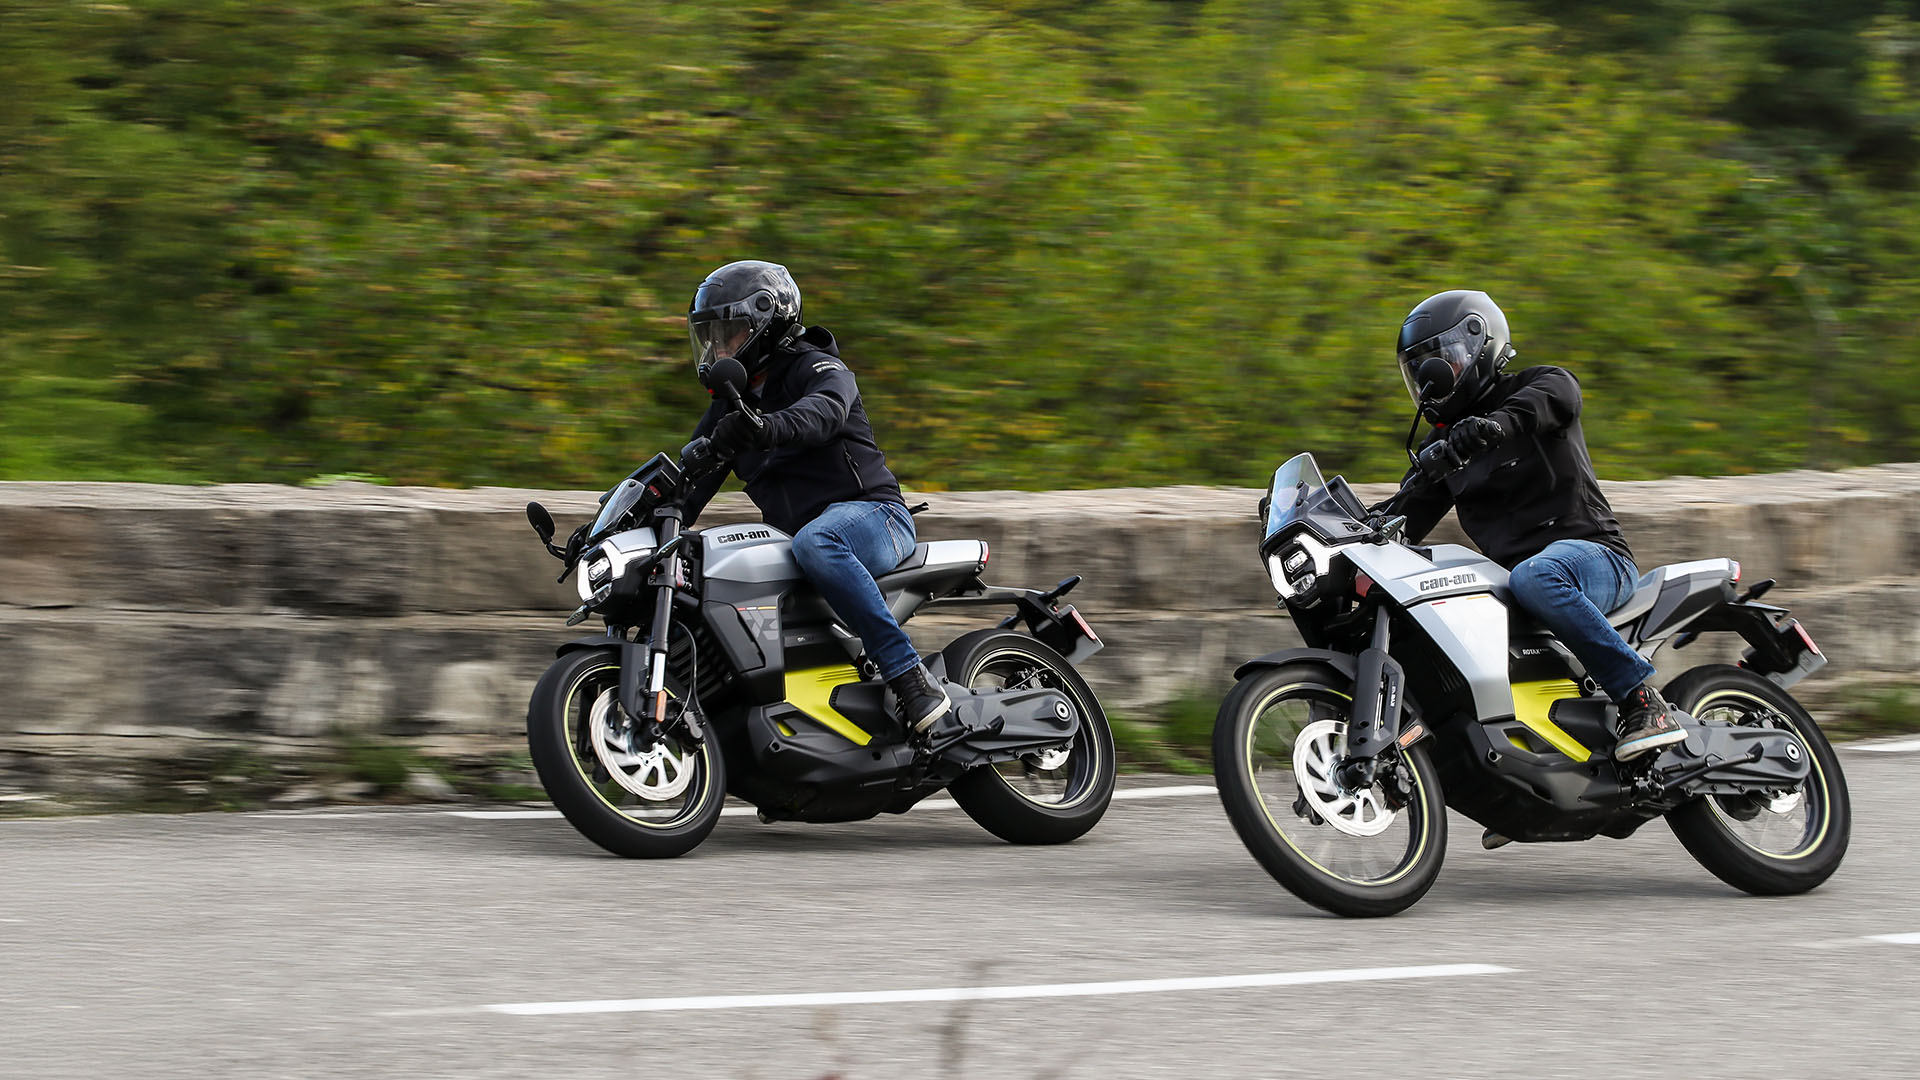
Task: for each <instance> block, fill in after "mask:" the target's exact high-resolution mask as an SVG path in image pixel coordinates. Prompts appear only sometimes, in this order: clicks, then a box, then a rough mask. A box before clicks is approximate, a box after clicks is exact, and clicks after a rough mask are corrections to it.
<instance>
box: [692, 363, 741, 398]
mask: <svg viewBox="0 0 1920 1080" xmlns="http://www.w3.org/2000/svg"><path fill="white" fill-rule="evenodd" d="M702 381H703V382H705V383H706V385H707V389H709V390H718V389H720V388H721V387H723V386H731V387H733V388H734V389H735V390H737V391H739V392H741V393H745V392H746V389H747V369H746V368H745V367H743V366H741V364H740V361H738V360H735V359H734V358H733V357H731V356H726V357H722V358H720V359H718V360H715V361H714V362H713V363H711V364H708V365H707V374H706V378H705V379H703V380H702Z"/></svg>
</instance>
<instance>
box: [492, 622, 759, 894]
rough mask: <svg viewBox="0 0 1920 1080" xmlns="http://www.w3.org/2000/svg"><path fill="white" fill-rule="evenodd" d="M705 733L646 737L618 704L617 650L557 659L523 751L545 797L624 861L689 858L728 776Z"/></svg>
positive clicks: (534, 707)
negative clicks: (693, 738)
mask: <svg viewBox="0 0 1920 1080" xmlns="http://www.w3.org/2000/svg"><path fill="white" fill-rule="evenodd" d="M668 689H669V692H673V688H672V687H671V686H669V688H668ZM706 736H707V737H706V738H705V739H703V740H701V741H699V742H697V743H688V742H686V741H684V740H682V739H678V738H673V737H668V738H664V739H649V738H647V737H646V735H645V727H644V723H643V722H639V721H636V720H635V719H634V718H632V717H629V716H628V715H627V712H626V710H625V709H623V708H621V706H620V661H619V655H618V654H617V653H615V652H614V651H613V650H611V649H589V650H583V651H581V652H573V653H568V654H567V655H566V656H563V657H561V658H560V659H559V660H557V661H555V662H554V665H553V666H552V667H550V668H548V669H547V672H546V674H545V675H542V676H541V677H540V682H539V683H538V684H537V685H536V686H535V687H534V688H533V700H532V701H531V702H529V703H528V706H527V748H528V751H529V752H530V753H531V755H532V757H533V767H534V770H535V771H536V772H538V773H539V774H540V783H541V784H542V785H543V786H545V788H546V789H547V797H548V798H550V799H552V800H553V805H554V806H555V807H557V808H558V809H559V810H560V813H561V814H563V815H565V817H566V819H567V821H568V822H569V823H571V824H572V825H573V827H574V828H576V829H578V830H580V834H581V835H582V836H585V837H586V838H587V839H589V840H591V841H593V842H594V843H596V844H599V845H600V846H601V847H603V848H606V849H607V850H608V851H611V852H613V853H614V854H616V855H625V856H627V857H628V858H635V859H669V858H673V857H675V856H677V855H684V854H686V853H687V852H689V851H692V850H693V849H694V848H695V847H697V846H699V844H700V842H701V841H702V840H705V839H706V838H707V834H708V833H710V832H712V831H713V826H714V823H715V822H717V821H719V820H720V809H721V807H722V805H723V804H724V803H725V802H726V790H727V774H726V764H725V762H724V761H723V760H722V759H721V756H720V750H719V747H718V746H716V745H715V742H714V736H713V730H712V728H711V727H709V728H708V729H707V733H706Z"/></svg>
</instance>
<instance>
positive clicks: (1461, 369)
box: [1400, 315, 1487, 407]
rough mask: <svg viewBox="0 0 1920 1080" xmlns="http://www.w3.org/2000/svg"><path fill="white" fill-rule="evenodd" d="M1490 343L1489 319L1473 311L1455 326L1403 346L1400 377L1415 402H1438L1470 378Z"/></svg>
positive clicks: (1436, 403) (1432, 403)
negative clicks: (1469, 372)
mask: <svg viewBox="0 0 1920 1080" xmlns="http://www.w3.org/2000/svg"><path fill="white" fill-rule="evenodd" d="M1486 343H1487V328H1486V323H1485V322H1484V321H1483V320H1481V318H1480V317H1479V316H1477V315H1469V316H1467V317H1466V318H1465V319H1462V320H1460V322H1458V323H1456V324H1455V325H1454V326H1453V327H1452V328H1450V329H1448V330H1444V331H1442V332H1440V333H1439V334H1436V335H1434V336H1433V337H1430V338H1426V339H1424V340H1422V341H1416V342H1414V343H1412V344H1411V345H1402V346H1401V348H1400V378H1401V380H1402V381H1404V382H1405V383H1406V384H1407V396H1408V397H1411V398H1412V399H1413V403H1414V405H1415V406H1422V407H1424V406H1433V405H1438V404H1440V403H1441V402H1443V401H1446V400H1447V399H1448V398H1450V397H1452V396H1453V392H1454V391H1455V390H1456V389H1458V388H1459V387H1460V385H1461V384H1462V383H1464V382H1465V381H1466V374H1467V369H1468V368H1470V367H1472V366H1473V362H1474V360H1475V359H1476V358H1478V357H1479V355H1480V351H1481V349H1483V348H1484V347H1485V346H1486Z"/></svg>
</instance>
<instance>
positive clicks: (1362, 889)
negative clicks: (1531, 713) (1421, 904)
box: [1213, 663, 1447, 918]
mask: <svg viewBox="0 0 1920 1080" xmlns="http://www.w3.org/2000/svg"><path fill="white" fill-rule="evenodd" d="M1352 699H1353V685H1352V682H1351V681H1350V680H1348V679H1347V678H1346V677H1345V676H1344V675H1340V674H1338V673H1336V672H1335V671H1334V670H1333V669H1331V668H1328V667H1325V666H1323V665H1320V664H1312V663H1294V664H1286V665H1283V666H1280V667H1273V668H1262V669H1261V670H1260V671H1258V672H1256V673H1254V674H1252V675H1249V676H1247V677H1246V678H1244V679H1242V680H1240V682H1239V683H1237V684H1235V686H1234V688H1233V689H1232V690H1231V691H1229V692H1228V694H1227V697H1226V700H1225V701H1222V702H1221V703H1220V714H1219V716H1218V718H1217V719H1216V720H1215V721H1214V728H1213V775H1214V778H1215V780H1216V781H1217V782H1218V784H1219V787H1220V803H1221V805H1222V806H1224V807H1225V808H1226V811H1227V820H1228V821H1230V822H1232V823H1233V830H1234V832H1236V833H1239V834H1240V842H1241V843H1243V844H1245V845H1246V847H1247V851H1248V852H1250V853H1251V854H1252V855H1253V857H1254V860H1255V861H1256V862H1258V863H1259V864H1260V865H1261V867H1262V868H1264V869H1265V870H1266V871H1267V873H1269V874H1271V875H1273V879H1274V880H1275V881H1278V882H1279V883H1280V884H1282V885H1284V886H1286V887H1287V891H1288V892H1291V893H1293V895H1295V896H1297V897H1299V898H1300V899H1302V900H1305V901H1306V902H1307V903H1309V904H1312V905H1313V906H1315V907H1317V908H1321V909H1323V910H1326V911H1331V912H1333V913H1334V914H1336V915H1345V916H1350V917H1356V918H1367V917H1373V916H1379V915H1392V914H1395V913H1396V912H1400V911H1404V910H1406V909H1407V908H1409V907H1411V906H1413V904H1414V903H1415V902H1416V901H1418V900H1419V899H1420V898H1421V897H1422V896H1425V895H1426V893H1427V890H1428V889H1430V888H1432V887H1433V883H1434V880H1435V879H1436V878H1438V877H1439V875H1440V864H1441V863H1442V862H1443V861H1444V860H1445V858H1446V851H1447V811H1446V803H1445V801H1444V798H1443V796H1442V793H1441V790H1440V778H1439V775H1438V774H1437V773H1436V772H1435V771H1434V767H1433V763H1432V762H1431V761H1429V760H1428V759H1427V755H1426V752H1425V751H1424V750H1423V749H1422V748H1420V747H1419V746H1412V747H1408V748H1406V749H1404V750H1400V751H1398V753H1399V755H1400V758H1401V760H1402V761H1404V762H1405V763H1406V765H1407V767H1408V768H1410V769H1411V770H1412V771H1413V778H1414V783H1413V788H1414V791H1413V799H1412V800H1411V801H1410V802H1409V803H1408V804H1407V805H1406V806H1404V807H1401V808H1400V809H1399V810H1397V811H1395V812H1394V813H1395V814H1396V815H1397V816H1400V817H1402V818H1404V821H1391V822H1390V823H1389V824H1387V825H1386V826H1385V827H1384V828H1382V829H1381V830H1380V831H1379V832H1378V833H1377V834H1375V835H1368V836H1354V835H1349V834H1347V833H1344V832H1342V831H1341V830H1339V829H1337V828H1335V827H1334V826H1333V825H1332V824H1331V823H1329V822H1327V821H1326V819H1325V818H1320V819H1319V820H1318V821H1317V822H1316V820H1315V816H1316V812H1315V810H1314V809H1313V807H1312V804H1311V803H1309V802H1308V801H1307V796H1306V793H1305V792H1304V790H1303V787H1302V781H1300V780H1299V778H1298V776H1297V774H1296V773H1295V771H1294V767H1293V753H1294V748H1295V747H1296V746H1297V745H1300V744H1302V743H1305V742H1307V740H1306V739H1299V740H1296V739H1295V738H1294V737H1295V736H1299V735H1301V734H1303V733H1306V734H1307V735H1308V736H1309V737H1310V736H1311V734H1312V733H1311V731H1309V730H1308V726H1309V725H1312V726H1314V727H1318V726H1319V725H1321V724H1323V723H1325V722H1326V721H1333V722H1335V723H1338V724H1344V722H1345V719H1346V715H1347V713H1346V708H1347V706H1348V705H1349V704H1351V702H1352ZM1340 745H1344V736H1342V738H1341V743H1340ZM1393 753H1394V751H1393V750H1392V749H1389V750H1388V751H1387V753H1386V754H1383V755H1382V756H1381V760H1382V762H1383V763H1384V762H1385V761H1386V760H1388V755H1391V754H1393ZM1373 790H1374V791H1378V790H1379V788H1378V786H1377V785H1376V787H1375V789H1373ZM1323 805H1325V804H1323ZM1361 817H1362V814H1361V813H1359V812H1356V813H1355V815H1354V818H1355V819H1356V820H1358V819H1359V818H1361ZM1377 821H1378V819H1377V818H1376V819H1375V822H1376V824H1377ZM1316 856H1318V857H1317V858H1316Z"/></svg>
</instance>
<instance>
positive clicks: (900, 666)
mask: <svg viewBox="0 0 1920 1080" xmlns="http://www.w3.org/2000/svg"><path fill="white" fill-rule="evenodd" d="M913 545H914V535H913V515H912V514H909V513H907V508H906V506H905V505H904V504H902V503H897V502H868V501H864V500H857V501H853V502H837V503H834V504H833V505H831V506H829V507H827V508H826V509H825V510H822V511H820V516H819V517H817V518H814V519H813V520H812V521H809V522H807V523H806V524H805V525H804V526H802V527H801V529H800V531H799V532H797V533H795V534H794V536H793V558H794V561H796V562H798V563H799V564H800V569H802V570H804V571H806V574H807V580H809V581H811V582H813V587H814V588H816V589H818V590H820V595H821V596H823V597H825V598H826V601H827V603H828V604H830V605H832V607H833V613H834V614H835V615H838V616H840V617H841V618H843V619H845V620H847V623H848V625H849V626H851V627H852V628H853V632H854V633H856V634H859V635H860V643H861V644H862V645H865V646H866V647H867V656H868V658H869V659H871V660H872V661H873V662H874V664H875V665H877V666H878V667H879V668H880V677H881V678H883V679H896V678H899V677H900V676H901V675H904V674H906V673H907V672H908V671H909V670H911V669H912V668H913V665H915V664H917V663H919V662H920V654H919V653H918V652H915V651H914V648H913V642H912V641H910V640H908V638H907V632H906V631H905V630H902V629H900V624H899V623H898V622H895V621H894V618H893V612H891V611H888V610H887V602H886V598H885V597H882V596H881V595H880V587H879V586H878V585H875V584H874V583H873V579H874V578H875V577H877V576H879V575H881V574H884V573H886V572H887V571H889V570H891V569H893V568H894V567H896V566H899V565H900V563H901V562H902V561H904V560H905V559H906V557H907V556H908V555H911V554H913Z"/></svg>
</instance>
